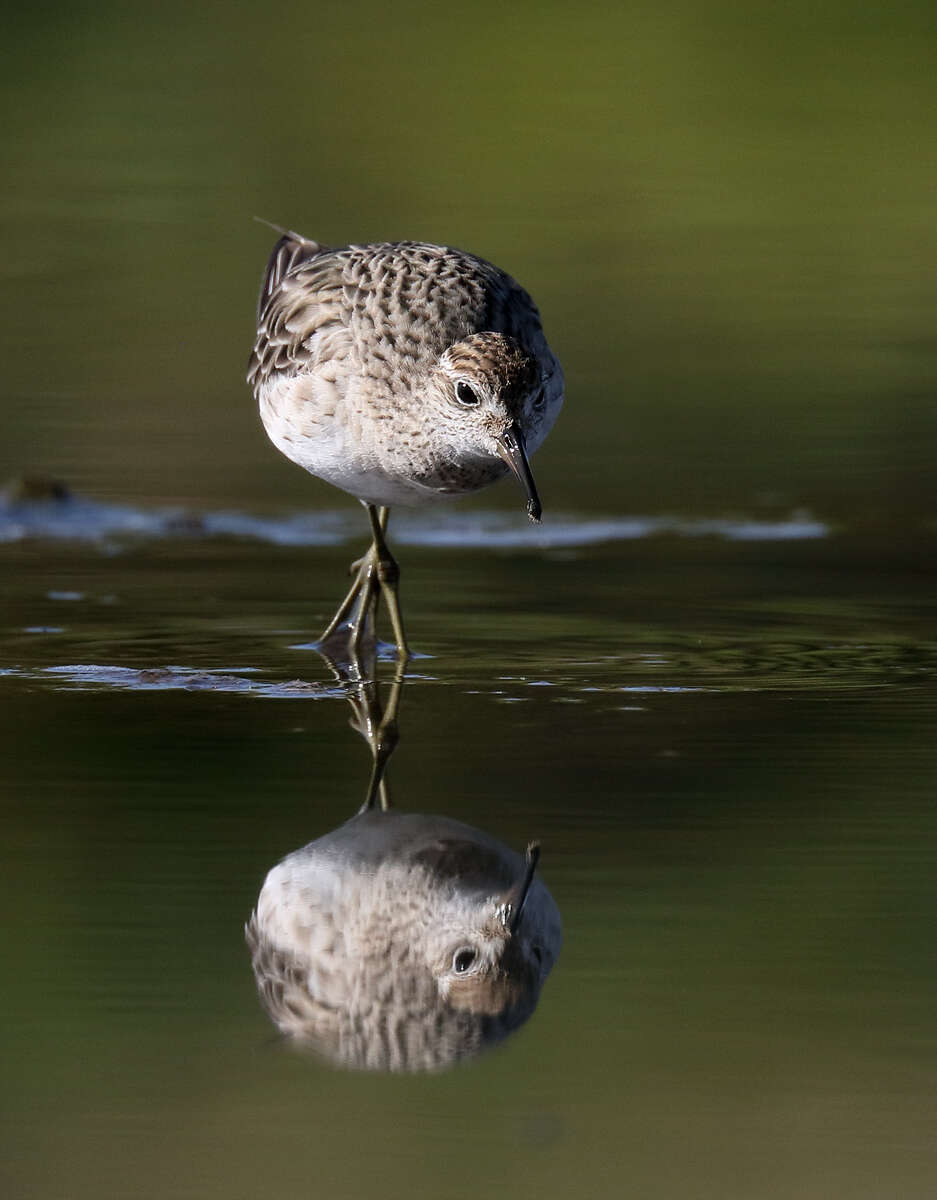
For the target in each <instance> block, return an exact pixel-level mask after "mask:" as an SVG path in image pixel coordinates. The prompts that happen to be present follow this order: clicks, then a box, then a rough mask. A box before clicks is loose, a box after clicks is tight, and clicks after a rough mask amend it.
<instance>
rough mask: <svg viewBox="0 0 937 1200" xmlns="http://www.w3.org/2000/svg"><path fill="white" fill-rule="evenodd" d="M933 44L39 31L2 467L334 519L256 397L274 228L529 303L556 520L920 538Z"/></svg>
mask: <svg viewBox="0 0 937 1200" xmlns="http://www.w3.org/2000/svg"><path fill="white" fill-rule="evenodd" d="M934 34H935V29H934V14H933V10H932V6H931V5H929V4H926V3H923V2H919V3H915V2H910V3H899V4H884V3H882V4H877V3H872V4H868V5H860V6H856V5H854V4H849V3H838V2H836V0H831V2H829V3H825V4H823V5H817V4H813V3H806V2H800V0H794V2H792V3H789V4H785V5H781V6H779V5H771V4H767V3H755V4H745V5H741V4H735V3H729V2H720V0H710V2H708V3H698V2H689V0H664V2H663V3H654V4H632V3H629V4H621V5H615V6H608V5H591V4H585V5H581V6H577V7H576V8H574V9H571V8H568V7H566V6H561V5H557V4H537V5H533V4H526V3H523V2H521V3H517V4H512V5H489V4H485V3H481V4H476V5H473V6H472V8H471V10H470V11H468V10H458V9H452V8H451V7H449V6H446V5H424V4H410V3H403V4H400V5H395V6H394V7H393V8H392V9H390V8H387V9H384V8H380V7H378V6H374V5H362V4H342V5H338V4H334V5H333V4H318V3H312V4H305V5H292V4H282V3H273V4H269V5H263V6H260V5H247V4H228V5H224V6H216V5H212V4H178V5H175V4H172V3H169V4H166V5H165V6H163V5H161V6H155V5H153V6H147V5H135V6H130V7H128V6H125V5H109V4H106V3H95V4H89V5H82V4H75V5H69V6H61V5H55V4H43V5H37V6H33V7H31V8H29V9H28V10H24V11H21V12H20V13H18V14H17V15H16V17H15V19H14V23H13V24H12V25H11V28H10V29H9V31H8V36H7V38H6V42H7V45H6V50H5V52H4V53H5V59H6V66H5V69H4V82H3V94H4V100H5V105H6V111H7V122H6V126H7V128H6V132H5V135H4V139H3V142H4V152H3V153H4V160H5V163H4V178H5V186H4V189H3V191H4V195H3V200H2V203H3V210H2V211H3V217H4V219H3V226H2V236H3V252H2V260H3V272H4V277H5V279H4V282H5V284H6V287H5V288H4V293H5V297H6V299H5V301H4V309H3V317H4V319H3V323H2V333H0V337H2V346H3V357H4V362H5V369H4V384H3V388H4V437H3V439H2V443H0V456H2V459H0V461H2V466H3V469H4V470H5V471H7V472H11V471H13V472H15V471H21V470H23V469H25V468H26V467H30V468H32V469H36V470H39V469H41V470H45V471H50V472H53V473H57V474H61V475H64V476H65V477H67V478H68V479H69V480H71V481H73V482H74V484H75V486H76V487H79V488H81V489H83V490H89V491H92V492H93V493H94V494H95V495H98V496H120V497H122V498H126V497H130V496H132V497H139V498H140V499H146V500H153V499H159V500H165V501H171V502H176V501H179V500H183V501H186V502H191V503H195V504H205V503H221V502H223V503H226V504H231V503H238V504H242V505H248V506H250V505H256V504H260V503H264V504H275V505H284V504H295V505H306V504H309V503H315V502H318V503H321V504H325V503H332V502H333V498H331V497H330V496H329V493H328V491H327V489H319V490H317V485H313V484H310V481H309V480H307V479H305V478H303V476H302V475H301V473H300V472H299V471H298V470H296V469H284V467H283V464H282V463H281V462H279V461H277V456H276V455H275V453H274V452H272V451H271V450H270V449H269V448H268V447H267V446H266V445H265V444H264V443H263V441H262V435H261V440H259V438H258V435H259V426H258V422H257V418H256V416H255V413H254V411H253V405H252V404H251V402H250V399H249V396H248V394H247V392H246V389H245V386H244V383H243V378H242V376H243V367H244V362H245V360H246V355H247V352H248V349H249V346H250V343H251V340H252V335H253V328H254V326H253V306H254V300H255V293H256V289H257V285H258V281H259V277H260V274H261V272H262V269H263V265H264V263H265V261H266V256H267V253H268V251H269V247H270V245H271V243H272V240H273V238H272V235H271V234H270V232H269V231H268V230H266V229H264V228H263V227H262V226H259V225H256V224H254V223H253V222H252V219H251V218H252V217H253V216H254V215H257V216H261V217H264V218H266V219H268V220H271V221H274V222H276V223H279V224H283V225H288V226H292V227H295V228H298V229H300V230H301V231H303V232H306V233H307V234H308V235H309V236H314V237H316V238H317V239H320V240H322V241H324V242H326V243H332V244H336V245H340V244H344V243H346V242H348V241H365V240H381V239H393V238H401V237H415V238H423V239H426V240H438V241H444V242H449V243H451V244H453V245H457V246H462V247H465V248H467V249H470V250H473V251H474V252H476V253H478V254H481V255H482V256H483V257H487V258H489V259H491V260H493V261H495V262H497V263H498V264H499V265H502V266H504V267H505V268H506V269H507V270H509V271H510V272H511V273H513V274H514V275H515V276H516V277H517V278H518V279H520V280H521V282H522V283H524V284H525V286H527V288H528V289H529V290H530V291H531V292H532V293H533V295H534V296H535V298H536V299H537V301H538V303H539V305H540V307H541V310H542V313H543V317H544V321H545V324H546V328H547V330H548V333H549V335H550V338H551V341H552V342H553V343H554V344H555V346H556V349H557V352H558V353H559V355H560V357H561V359H562V361H563V363H564V365H565V367H566V373H567V376H568V377H569V405H568V409H567V411H566V413H565V415H564V417H563V425H562V426H561V427H560V428H561V434H560V435H558V436H557V437H556V438H555V439H554V440H553V442H551V444H550V445H549V446H548V447H547V448H545V449H544V451H543V453H542V456H541V458H542V465H541V467H540V472H541V474H542V475H544V476H545V477H546V480H547V483H548V485H549V486H548V492H549V494H550V495H551V496H553V497H554V498H555V500H554V503H557V502H559V503H562V504H563V505H575V506H576V508H577V509H586V510H589V509H592V510H607V509H613V510H615V511H618V510H621V509H622V508H625V509H629V510H633V509H634V508H635V507H638V508H639V509H642V510H643V509H649V510H652V511H658V510H661V509H673V508H692V509H700V508H704V509H707V510H710V511H714V510H715V511H718V510H720V509H736V510H737V509H743V510H746V511H747V510H750V509H751V506H752V505H754V504H758V503H775V504H779V505H785V504H787V505H795V506H802V505H808V506H810V507H812V508H815V509H817V510H819V511H820V512H821V513H822V514H823V515H825V516H829V517H833V518H836V519H842V518H845V517H849V518H850V519H854V518H855V519H861V520H863V521H864V522H868V523H870V524H873V523H874V524H875V525H877V526H879V527H880V526H882V525H884V524H888V523H893V524H895V525H897V526H899V527H901V528H904V527H905V526H906V523H907V522H909V521H914V520H919V519H921V518H922V517H924V518H929V517H930V516H931V515H932V513H933V509H934V484H933V475H934V473H933V470H932V463H933V459H934V454H933V451H934V431H935V415H934V412H935V405H934V403H933V387H932V384H933V378H934V367H935V348H937V343H935V339H934V312H935V302H937V294H935V293H937V273H935V270H934V264H935V260H937V222H935V221H934V196H935V190H937V139H935V137H934V127H935V121H937V70H935V65H937V64H935V55H937V43H935V37H934ZM493 495H497V498H496V499H493V500H489V498H488V497H486V498H485V501H484V503H485V504H489V503H495V504H498V503H501V502H504V503H507V498H506V497H505V496H504V495H502V494H500V493H499V494H493ZM311 497H312V498H313V499H310V498H311Z"/></svg>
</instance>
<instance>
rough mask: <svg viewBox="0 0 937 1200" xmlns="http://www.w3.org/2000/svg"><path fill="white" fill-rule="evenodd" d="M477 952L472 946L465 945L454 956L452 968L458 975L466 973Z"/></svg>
mask: <svg viewBox="0 0 937 1200" xmlns="http://www.w3.org/2000/svg"><path fill="white" fill-rule="evenodd" d="M476 957H477V953H476V951H475V949H474V948H473V947H472V946H463V947H462V949H461V950H456V952H455V954H453V956H452V969H453V971H455V973H456V974H457V975H464V974H465V972H466V971H467V970H468V969H469V967H470V966H471V965H472V963H473V962H474V961H475V959H476Z"/></svg>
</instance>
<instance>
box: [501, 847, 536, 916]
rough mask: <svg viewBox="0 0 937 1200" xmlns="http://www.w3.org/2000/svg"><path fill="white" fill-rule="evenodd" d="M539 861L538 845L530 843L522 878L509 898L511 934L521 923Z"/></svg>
mask: <svg viewBox="0 0 937 1200" xmlns="http://www.w3.org/2000/svg"><path fill="white" fill-rule="evenodd" d="M539 861H540V843H539V842H531V843H530V845H529V846H528V847H527V870H526V871H525V872H524V875H523V878H522V879H521V881H520V883H519V884H518V886H517V889H516V890H515V891H514V893H513V894H512V896H511V901H510V903H511V922H510V925H509V926H508V929H509V931H510V932H511V933H512V934H515V933H516V932H517V928H518V926H519V925H520V923H521V917H522V916H523V915H524V905H525V904H526V903H527V894H528V892H529V891H530V885H531V884H532V883H533V881H534V872H535V871H536V870H537V863H538V862H539Z"/></svg>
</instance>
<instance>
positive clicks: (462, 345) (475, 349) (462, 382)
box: [434, 331, 563, 521]
mask: <svg viewBox="0 0 937 1200" xmlns="http://www.w3.org/2000/svg"><path fill="white" fill-rule="evenodd" d="M547 353H548V354H549V352H547ZM434 383H435V389H436V392H437V398H438V401H439V403H438V405H437V414H438V420H439V421H440V424H441V426H442V429H443V430H444V432H445V436H446V437H447V439H448V441H449V443H450V444H451V446H452V448H453V451H454V454H455V456H456V457H457V458H459V459H461V458H463V457H464V458H465V459H467V460H471V459H473V458H474V459H483V460H484V459H487V460H491V461H493V462H497V460H500V461H501V463H503V464H504V465H505V466H506V467H507V468H508V469H509V470H510V471H511V472H512V473H513V474H514V476H515V477H516V478H517V479H518V481H519V482H520V484H521V486H522V487H523V488H524V491H525V492H526V494H527V514H528V516H529V517H530V519H531V520H532V521H539V520H540V514H541V511H542V509H541V504H540V498H539V496H538V495H537V487H536V484H535V483H534V477H533V474H532V473H531V470H530V461H529V458H528V455H529V454H532V453H533V452H534V451H535V450H536V449H537V447H538V446H539V445H540V444H541V442H542V441H543V439H544V438H545V437H546V435H547V433H548V432H549V431H550V428H551V426H552V425H553V422H554V421H555V420H556V415H557V413H558V412H559V409H560V406H561V404H562V401H563V375H562V371H561V370H560V366H559V363H558V362H556V360H555V359H554V358H553V356H552V355H549V364H548V365H547V366H546V369H545V366H544V361H543V359H542V358H538V357H536V356H534V355H532V354H529V353H527V352H526V351H525V350H524V349H523V348H522V347H521V345H520V344H519V343H518V342H517V341H516V340H515V339H514V338H511V337H508V336H507V335H505V334H503V333H495V332H493V331H489V332H486V333H474V334H471V335H470V336H469V337H467V338H465V339H464V340H462V341H460V342H456V343H455V344H454V345H452V346H450V347H449V348H448V349H447V350H446V351H445V352H444V353H443V354H442V355H441V357H440V359H439V363H438V367H437V370H436V373H435V379H434ZM499 466H500V464H499ZM502 471H503V468H502V469H500V470H497V471H496V474H501V473H502Z"/></svg>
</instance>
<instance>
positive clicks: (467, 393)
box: [455, 379, 479, 408]
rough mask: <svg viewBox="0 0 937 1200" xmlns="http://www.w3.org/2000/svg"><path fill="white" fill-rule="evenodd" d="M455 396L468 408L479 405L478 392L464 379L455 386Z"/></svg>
mask: <svg viewBox="0 0 937 1200" xmlns="http://www.w3.org/2000/svg"><path fill="white" fill-rule="evenodd" d="M455 396H456V399H457V400H458V402H459V403H460V404H464V405H466V407H468V408H471V407H472V406H473V405H475V404H478V403H479V397H478V392H476V391H475V389H474V388H473V387H470V386H469V385H468V384H467V383H466V382H465V380H464V379H460V380H459V382H458V383H457V384H456V385H455Z"/></svg>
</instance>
